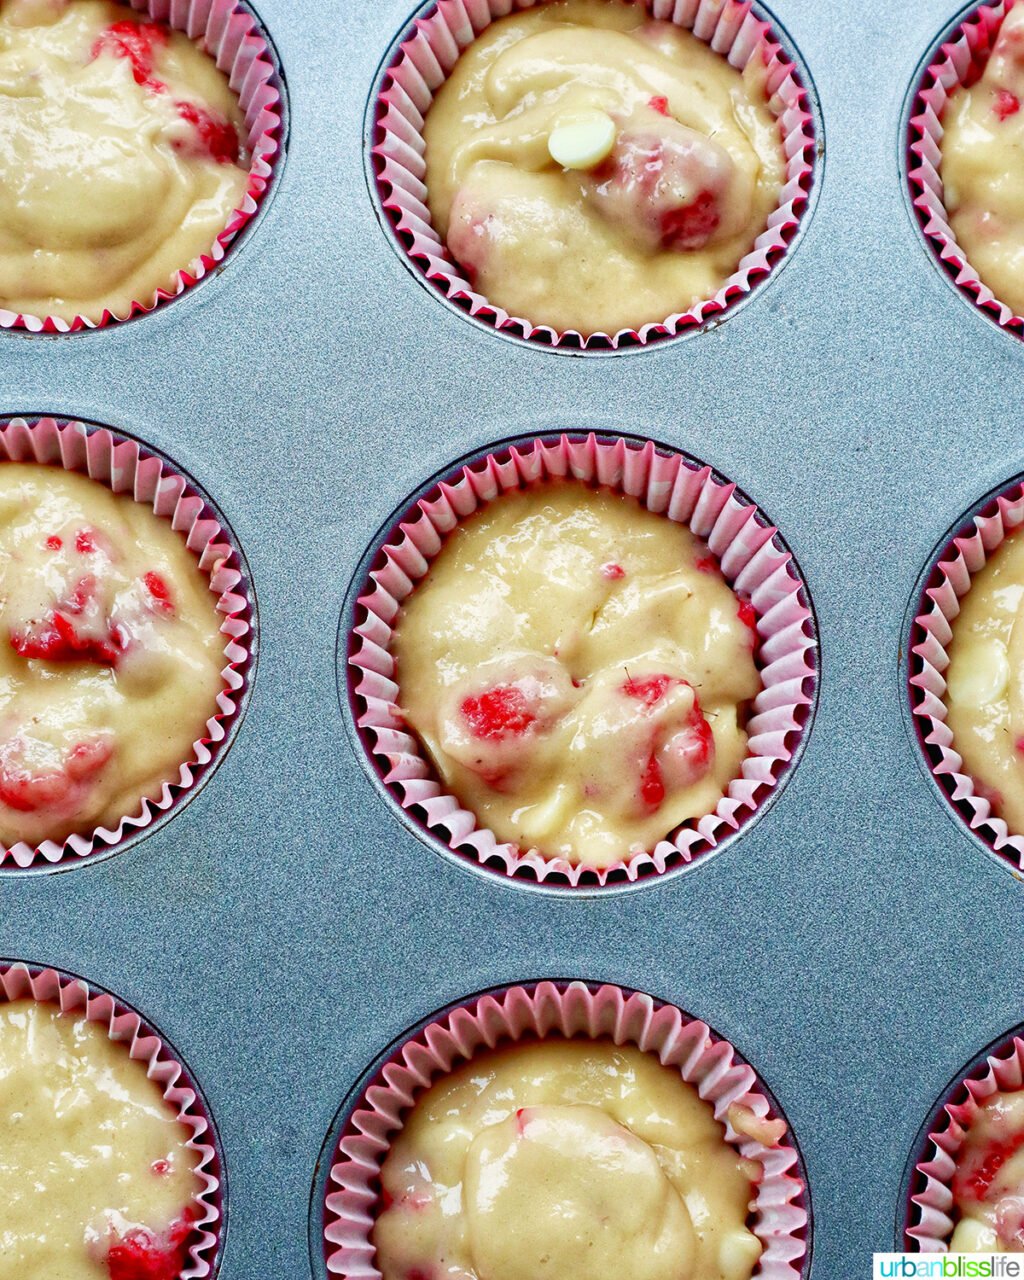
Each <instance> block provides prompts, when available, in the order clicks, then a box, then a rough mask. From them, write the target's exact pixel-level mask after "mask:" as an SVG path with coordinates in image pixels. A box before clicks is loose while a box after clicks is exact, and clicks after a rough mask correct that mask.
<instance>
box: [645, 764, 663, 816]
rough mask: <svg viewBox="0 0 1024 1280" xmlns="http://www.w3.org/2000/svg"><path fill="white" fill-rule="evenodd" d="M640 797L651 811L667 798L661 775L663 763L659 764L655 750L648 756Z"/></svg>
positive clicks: (659, 806) (658, 807)
mask: <svg viewBox="0 0 1024 1280" xmlns="http://www.w3.org/2000/svg"><path fill="white" fill-rule="evenodd" d="M640 799H641V800H643V802H644V804H645V805H646V806H647V808H648V809H649V810H650V811H651V813H653V812H654V811H655V809H660V808H661V806H662V803H663V802H664V799H665V782H664V779H663V778H662V776H661V765H660V764H658V757H657V756H656V755H655V754H654V752H653V751H652V752H651V754H650V755H649V756H648V758H647V764H646V765H645V766H644V772H643V776H642V777H641V779H640Z"/></svg>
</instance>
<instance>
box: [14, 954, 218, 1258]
mask: <svg viewBox="0 0 1024 1280" xmlns="http://www.w3.org/2000/svg"><path fill="white" fill-rule="evenodd" d="M14 1000H38V1001H40V1002H41V1003H44V1004H54V1005H57V1006H58V1007H59V1008H60V1010H61V1012H62V1013H64V1014H66V1015H67V1016H68V1017H70V1018H75V1019H85V1020H86V1021H87V1022H93V1023H95V1024H96V1025H97V1026H100V1027H102V1028H103V1029H104V1031H106V1033H107V1035H108V1036H109V1037H110V1039H111V1040H113V1041H115V1042H116V1043H118V1044H123V1045H124V1049H125V1052H126V1053H127V1054H128V1056H129V1057H130V1058H134V1059H135V1061H137V1062H141V1063H144V1064H145V1067H146V1075H147V1076H148V1077H149V1079H150V1080H152V1081H153V1083H154V1084H156V1085H157V1086H159V1088H160V1090H161V1092H162V1094H163V1099H164V1102H165V1103H166V1104H167V1105H168V1107H170V1109H171V1111H173V1112H174V1113H175V1115H176V1117H177V1120H178V1122H179V1123H180V1124H182V1125H183V1126H184V1127H185V1128H186V1129H187V1130H188V1131H189V1133H190V1135H191V1136H190V1137H189V1140H188V1142H187V1143H186V1145H187V1147H188V1149H189V1150H190V1151H193V1152H195V1154H196V1157H197V1163H196V1178H197V1180H198V1183H199V1188H198V1190H197V1192H196V1194H195V1196H194V1198H193V1200H192V1203H191V1206H190V1208H191V1209H192V1212H193V1214H194V1215H195V1218H194V1223H193V1230H192V1233H191V1236H190V1237H189V1241H188V1265H187V1266H186V1267H185V1268H184V1269H183V1270H182V1272H181V1280H202V1278H203V1277H205V1276H212V1275H214V1274H215V1273H216V1271H217V1268H218V1265H219V1261H220V1251H221V1241H222V1238H223V1234H224V1224H225V1214H226V1206H225V1182H224V1162H223V1159H222V1157H221V1153H220V1151H219V1149H218V1140H217V1135H216V1133H215V1131H214V1127H213V1122H212V1120H211V1118H210V1115H209V1112H208V1110H207V1107H206V1102H205V1100H204V1099H203V1097H202V1095H201V1093H200V1092H199V1088H198V1086H197V1085H196V1083H195V1082H194V1081H193V1080H192V1078H191V1076H190V1075H189V1072H188V1070H187V1069H186V1067H185V1066H184V1064H183V1063H182V1062H180V1061H179V1060H178V1057H177V1055H176V1052H175V1050H174V1049H173V1047H172V1046H171V1045H169V1044H168V1043H167V1042H166V1040H164V1039H163V1038H162V1037H161V1036H160V1035H159V1034H158V1033H157V1032H156V1031H155V1030H154V1029H153V1028H152V1027H151V1026H149V1025H148V1024H147V1023H146V1022H145V1021H144V1020H143V1019H142V1017H141V1016H140V1015H139V1014H138V1013H136V1012H135V1010H134V1009H132V1008H130V1007H129V1006H128V1005H126V1004H124V1003H123V1002H122V1001H121V1000H119V999H117V998H116V997H115V996H112V995H111V994H110V993H109V992H107V991H103V990H101V989H99V988H97V987H91V986H90V985H89V983H87V982H85V981H84V980H83V979H82V978H76V977H73V976H72V975H71V974H68V973H63V972H61V971H60V970H58V969H49V968H42V967H41V966H38V965H29V964H23V963H21V962H17V963H9V962H5V961H0V1002H2V1003H5V1004H7V1003H10V1002H12V1001H14ZM182 1207H183V1208H184V1207H185V1206H182Z"/></svg>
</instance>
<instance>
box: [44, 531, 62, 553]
mask: <svg viewBox="0 0 1024 1280" xmlns="http://www.w3.org/2000/svg"><path fill="white" fill-rule="evenodd" d="M63 545H64V542H63V540H62V539H61V538H59V537H58V536H57V534H55V533H51V534H50V536H49V537H48V538H47V539H46V549H47V551H59V550H60V549H61V547H62V546H63Z"/></svg>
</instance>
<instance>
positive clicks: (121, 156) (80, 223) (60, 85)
mask: <svg viewBox="0 0 1024 1280" xmlns="http://www.w3.org/2000/svg"><path fill="white" fill-rule="evenodd" d="M242 128H243V122H242V116H241V112H240V110H239V106H238V100H237V97H236V96H235V94H234V93H233V92H232V90H231V89H230V87H229V85H228V82H227V79H226V77H225V76H224V75H223V74H222V73H221V72H220V71H219V70H218V69H217V66H216V64H215V63H214V61H213V59H212V58H211V57H209V55H208V54H206V53H204V52H202V50H200V49H199V47H198V46H197V45H195V44H193V43H192V41H190V40H189V39H188V38H187V37H185V36H184V35H181V34H180V33H178V32H175V31H172V30H171V29H170V28H169V27H166V26H159V25H157V24H154V23H152V22H151V21H149V20H148V19H147V18H146V17H145V15H139V14H137V13H136V12H135V11H134V10H131V9H129V8H128V7H127V6H124V5H120V4H113V3H108V2H107V0H0V307H4V308H6V309H8V310H10V311H15V312H19V313H22V314H27V315H34V316H48V315H49V316H59V317H62V318H63V319H65V320H71V319H73V318H74V317H75V316H76V315H79V314H80V315H83V316H85V317H86V318H88V319H92V320H98V319H99V318H100V316H101V315H102V313H103V311H104V310H105V309H109V310H111V311H112V312H114V314H116V315H126V314H127V313H128V310H129V307H130V304H131V303H132V302H133V301H140V302H148V301H150V300H151V298H152V295H153V293H154V292H155V290H157V289H160V288H166V289H171V288H173V286H174V283H175V280H176V276H177V273H178V271H179V270H182V269H186V268H188V267H189V265H190V264H191V263H192V262H193V261H195V260H196V259H197V258H199V257H200V256H201V255H202V254H204V253H207V252H209V250H210V249H211V247H212V246H213V243H214V241H215V240H216V238H217V236H218V234H219V233H220V232H221V231H223V230H224V228H225V227H226V226H227V224H228V221H229V219H230V215H231V213H232V211H233V210H234V209H235V208H237V207H238V205H239V204H240V203H241V201H242V199H243V197H244V193H245V189H246V183H247V178H248V163H247V161H246V159H245V157H244V154H243V152H242V149H241V144H240V141H239V139H240V137H241V136H242V134H241V132H240V131H241V130H242Z"/></svg>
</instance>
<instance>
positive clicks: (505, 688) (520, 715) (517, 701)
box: [460, 685, 537, 742]
mask: <svg viewBox="0 0 1024 1280" xmlns="http://www.w3.org/2000/svg"><path fill="white" fill-rule="evenodd" d="M460 710H461V711H462V714H463V716H464V717H465V718H466V720H467V722H468V723H469V728H470V731H471V732H472V733H473V735H474V736H475V737H477V738H484V739H486V740H487V741H490V742H493V741H496V740H497V739H499V738H507V737H510V736H512V735H516V734H522V733H525V732H526V731H527V729H529V727H530V725H532V724H533V723H534V721H535V720H536V719H537V717H536V716H535V715H534V714H533V712H532V711H531V710H530V708H529V704H528V703H527V701H526V695H525V694H524V693H523V691H522V689H517V688H516V686H515V685H496V686H495V687H494V688H493V689H488V690H487V691H486V692H485V693H482V694H480V696H479V697H476V698H474V697H469V698H465V699H463V702H462V706H461V708H460Z"/></svg>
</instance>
